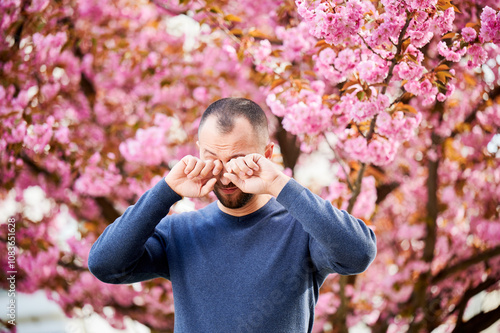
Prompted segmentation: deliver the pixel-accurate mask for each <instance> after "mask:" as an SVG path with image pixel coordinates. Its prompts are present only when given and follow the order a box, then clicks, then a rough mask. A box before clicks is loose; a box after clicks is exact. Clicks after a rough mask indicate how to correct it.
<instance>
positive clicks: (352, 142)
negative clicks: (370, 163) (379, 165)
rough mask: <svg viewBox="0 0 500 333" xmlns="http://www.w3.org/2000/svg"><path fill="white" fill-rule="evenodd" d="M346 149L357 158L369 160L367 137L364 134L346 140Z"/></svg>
mask: <svg viewBox="0 0 500 333" xmlns="http://www.w3.org/2000/svg"><path fill="white" fill-rule="evenodd" d="M344 151H345V152H346V153H347V154H348V155H349V156H350V157H351V158H352V159H355V160H359V161H367V160H368V145H367V142H366V139H365V138H364V137H362V136H358V137H356V138H352V139H349V140H347V141H345V142H344Z"/></svg>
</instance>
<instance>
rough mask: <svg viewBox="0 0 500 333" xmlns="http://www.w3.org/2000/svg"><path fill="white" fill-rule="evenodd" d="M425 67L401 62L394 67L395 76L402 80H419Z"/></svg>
mask: <svg viewBox="0 0 500 333" xmlns="http://www.w3.org/2000/svg"><path fill="white" fill-rule="evenodd" d="M424 69H425V68H424V67H423V66H420V65H416V64H415V63H413V62H400V63H399V64H397V65H396V66H395V67H394V75H395V76H396V77H397V78H399V79H400V80H417V81H418V80H419V79H420V78H421V77H422V75H423V73H424Z"/></svg>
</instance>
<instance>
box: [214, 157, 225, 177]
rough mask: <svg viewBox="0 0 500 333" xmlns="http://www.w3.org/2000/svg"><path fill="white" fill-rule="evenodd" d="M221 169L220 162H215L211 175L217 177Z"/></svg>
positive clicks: (222, 166)
mask: <svg viewBox="0 0 500 333" xmlns="http://www.w3.org/2000/svg"><path fill="white" fill-rule="evenodd" d="M222 169H224V165H223V164H222V162H221V161H220V160H215V161H214V168H213V170H212V174H213V175H214V176H217V175H218V174H219V173H220V172H221V171H222Z"/></svg>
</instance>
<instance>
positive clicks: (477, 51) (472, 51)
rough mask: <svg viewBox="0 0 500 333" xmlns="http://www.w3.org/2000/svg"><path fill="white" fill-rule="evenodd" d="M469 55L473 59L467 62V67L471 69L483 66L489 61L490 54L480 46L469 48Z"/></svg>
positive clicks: (475, 45)
mask: <svg viewBox="0 0 500 333" xmlns="http://www.w3.org/2000/svg"><path fill="white" fill-rule="evenodd" d="M467 54H468V55H469V56H470V57H471V58H470V60H469V61H468V62H467V67H468V68H470V69H472V68H475V67H478V66H481V65H482V64H484V63H485V62H486V60H488V54H487V53H486V51H485V50H484V48H483V47H482V46H481V45H479V44H474V45H472V46H471V47H469V49H468V52H467Z"/></svg>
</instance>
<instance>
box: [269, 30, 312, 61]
mask: <svg viewBox="0 0 500 333" xmlns="http://www.w3.org/2000/svg"><path fill="white" fill-rule="evenodd" d="M276 36H277V37H278V38H280V39H281V40H283V46H282V47H281V50H282V56H283V58H284V59H286V60H289V61H296V60H299V59H301V58H302V56H303V55H304V54H305V53H307V52H309V51H310V50H311V49H312V48H313V47H314V46H315V45H316V39H315V38H314V37H312V36H311V35H310V34H309V27H308V25H307V23H306V22H305V21H302V22H300V24H299V25H298V26H296V27H293V28H290V29H285V28H284V27H277V28H276Z"/></svg>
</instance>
